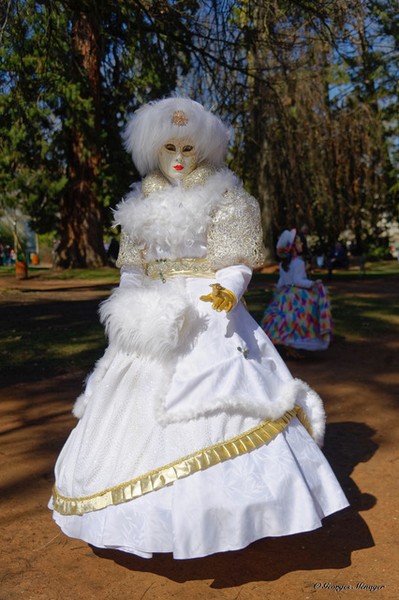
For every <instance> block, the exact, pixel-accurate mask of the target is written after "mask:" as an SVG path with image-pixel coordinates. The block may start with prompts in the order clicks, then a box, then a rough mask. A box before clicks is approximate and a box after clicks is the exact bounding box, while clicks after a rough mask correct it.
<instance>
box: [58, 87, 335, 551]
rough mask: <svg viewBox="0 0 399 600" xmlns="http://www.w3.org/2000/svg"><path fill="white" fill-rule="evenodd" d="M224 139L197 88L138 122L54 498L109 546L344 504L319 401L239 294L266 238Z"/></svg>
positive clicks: (273, 527) (70, 529)
mask: <svg viewBox="0 0 399 600" xmlns="http://www.w3.org/2000/svg"><path fill="white" fill-rule="evenodd" d="M228 139H229V132H228V129H227V128H226V126H225V125H224V124H223V123H222V121H221V120H220V119H219V118H218V117H217V116H215V115H214V114H212V113H210V112H208V111H206V110H205V109H204V108H203V107H202V106H201V105H200V104H198V103H197V102H194V101H192V100H189V99H187V98H167V99H164V100H160V101H157V102H154V103H149V104H147V105H145V106H144V107H142V108H141V109H139V110H138V111H137V112H136V113H134V115H133V117H132V119H131V121H130V123H129V124H128V127H127V129H126V133H125V141H126V148H127V149H128V150H129V151H130V152H131V153H132V156H133V160H134V163H135V165H136V167H137V169H138V171H139V172H140V174H141V175H142V176H143V180H142V182H141V183H138V184H135V185H133V187H132V190H131V192H130V193H129V194H128V195H127V197H126V198H125V199H124V200H123V201H122V202H121V203H120V204H119V205H118V206H117V208H116V211H115V224H116V225H120V226H121V231H122V233H121V245H120V251H119V257H118V261H117V264H118V266H119V267H120V268H121V279H120V285H119V287H118V288H117V289H115V290H114V291H113V292H112V294H111V295H110V297H109V299H107V300H106V301H105V302H103V304H102V305H101V308H100V316H101V320H102V322H103V323H104V325H105V329H106V333H107V335H108V339H109V345H108V347H107V349H106V351H105V353H104V356H103V357H102V358H101V359H100V360H99V361H98V363H97V364H96V365H95V368H94V370H93V372H92V373H91V375H90V377H89V378H88V381H87V384H86V387H85V390H84V392H83V394H82V395H81V396H80V397H79V398H78V399H77V401H76V403H75V407H74V415H75V416H76V417H77V418H78V419H79V421H78V424H77V426H76V427H75V428H74V429H73V431H72V432H71V434H70V436H69V438H68V440H67V441H66V444H65V446H64V448H63V449H62V451H61V454H60V456H59V458H58V461H57V464H56V467H55V486H54V489H53V495H52V498H51V500H50V507H51V508H52V509H53V516H54V519H55V521H56V522H57V523H58V525H59V526H60V527H61V529H62V530H63V531H64V533H65V534H67V535H68V536H71V537H75V538H79V539H82V540H85V541H86V542H88V543H90V544H92V545H94V546H96V547H99V548H114V549H115V548H116V549H119V550H123V551H126V552H130V553H134V554H136V555H139V556H142V557H145V558H149V557H151V556H152V555H153V553H159V552H170V553H173V556H174V557H175V558H178V559H187V558H196V557H201V556H206V555H209V554H212V553H215V552H222V551H227V550H236V549H239V548H243V547H245V546H247V545H248V544H250V543H251V542H253V541H254V540H257V539H260V538H263V537H266V536H283V535H289V534H294V533H298V532H302V531H310V530H313V529H316V528H318V527H320V526H321V521H322V519H323V518H324V517H325V516H327V515H329V514H331V513H333V512H335V511H338V510H340V509H342V508H344V507H346V506H347V500H346V498H345V496H344V493H343V492H342V490H341V488H340V486H339V484H338V482H337V480H336V478H335V476H334V474H333V472H332V471H331V468H330V466H329V465H328V463H327V461H326V459H325V458H324V455H323V453H322V451H321V450H320V447H319V446H321V445H322V441H323V435H324V427H325V415H324V410H323V405H322V402H321V400H320V398H319V396H318V395H317V394H316V392H314V391H313V390H311V389H310V388H309V386H307V385H306V384H305V383H304V382H302V381H300V380H298V379H294V378H293V377H292V375H291V374H290V372H289V371H288V369H287V367H286V366H285V364H284V362H283V361H282V359H281V358H280V356H279V354H278V353H277V351H276V350H275V348H274V346H273V344H272V343H271V342H270V340H269V339H268V337H267V336H266V335H265V334H264V332H263V331H262V329H261V328H260V327H259V326H258V324H257V323H256V322H255V321H254V320H253V319H252V317H251V316H250V315H249V313H248V312H247V310H246V308H245V307H244V305H243V303H242V302H241V298H242V295H243V294H244V292H245V290H246V288H247V286H248V283H249V281H250V279H251V275H252V270H253V268H255V267H259V266H261V265H262V263H263V259H264V248H263V244H262V228H261V223H260V211H259V207H258V203H257V201H256V200H255V199H254V198H253V197H251V196H250V195H249V194H248V193H247V192H246V191H245V190H244V188H243V186H242V183H241V181H240V180H239V179H238V178H237V176H236V175H235V174H234V173H232V172H231V171H230V170H229V169H227V168H226V167H225V166H224V164H223V163H224V159H225V155H226V151H227V145H228Z"/></svg>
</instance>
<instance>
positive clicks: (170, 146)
mask: <svg viewBox="0 0 399 600" xmlns="http://www.w3.org/2000/svg"><path fill="white" fill-rule="evenodd" d="M165 148H166V150H169V152H176V146H175V145H174V144H165Z"/></svg>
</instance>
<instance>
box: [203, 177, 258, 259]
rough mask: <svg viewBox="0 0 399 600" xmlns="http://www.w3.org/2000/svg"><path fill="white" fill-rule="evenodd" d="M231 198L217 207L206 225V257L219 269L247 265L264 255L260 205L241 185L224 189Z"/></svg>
mask: <svg viewBox="0 0 399 600" xmlns="http://www.w3.org/2000/svg"><path fill="white" fill-rule="evenodd" d="M225 196H226V197H227V198H230V199H231V202H230V203H229V204H228V205H227V206H224V207H223V208H222V209H221V210H218V211H217V212H216V214H215V215H214V218H213V219H212V222H211V224H210V227H209V229H208V242H207V250H208V252H207V257H208V260H209V262H210V264H211V266H212V267H213V268H214V269H215V270H216V269H222V268H223V267H227V266H230V265H233V264H245V265H248V266H249V267H251V268H256V267H260V266H262V264H263V262H264V259H265V249H264V246H263V233H262V226H261V220H260V209H259V205H258V203H257V201H256V200H255V198H253V197H252V196H250V194H248V193H247V192H246V191H245V190H244V189H242V188H241V189H238V190H237V189H235V190H231V191H228V192H226V194H225Z"/></svg>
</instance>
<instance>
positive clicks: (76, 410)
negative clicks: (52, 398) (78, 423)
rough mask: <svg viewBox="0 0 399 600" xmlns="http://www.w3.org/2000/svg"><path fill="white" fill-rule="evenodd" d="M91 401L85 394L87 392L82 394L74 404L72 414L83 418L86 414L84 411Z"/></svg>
mask: <svg viewBox="0 0 399 600" xmlns="http://www.w3.org/2000/svg"><path fill="white" fill-rule="evenodd" d="M88 402H89V399H88V397H87V396H86V395H85V393H83V394H80V396H78V397H77V398H76V401H75V404H74V405H73V409H72V414H73V416H74V417H76V418H77V419H81V418H82V417H83V415H84V412H85V410H86V406H87V404H88Z"/></svg>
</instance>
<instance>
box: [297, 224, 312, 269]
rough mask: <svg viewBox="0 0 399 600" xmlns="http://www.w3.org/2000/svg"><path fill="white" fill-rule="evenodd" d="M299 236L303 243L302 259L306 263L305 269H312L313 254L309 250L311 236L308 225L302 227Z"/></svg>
mask: <svg viewBox="0 0 399 600" xmlns="http://www.w3.org/2000/svg"><path fill="white" fill-rule="evenodd" d="M297 235H298V237H299V239H300V240H301V242H302V259H303V261H304V263H305V268H306V269H310V268H311V266H312V253H311V251H310V249H309V245H308V240H307V236H308V235H309V227H308V225H306V224H305V225H302V227H301V228H300V230H299V231H298V234H297Z"/></svg>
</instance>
